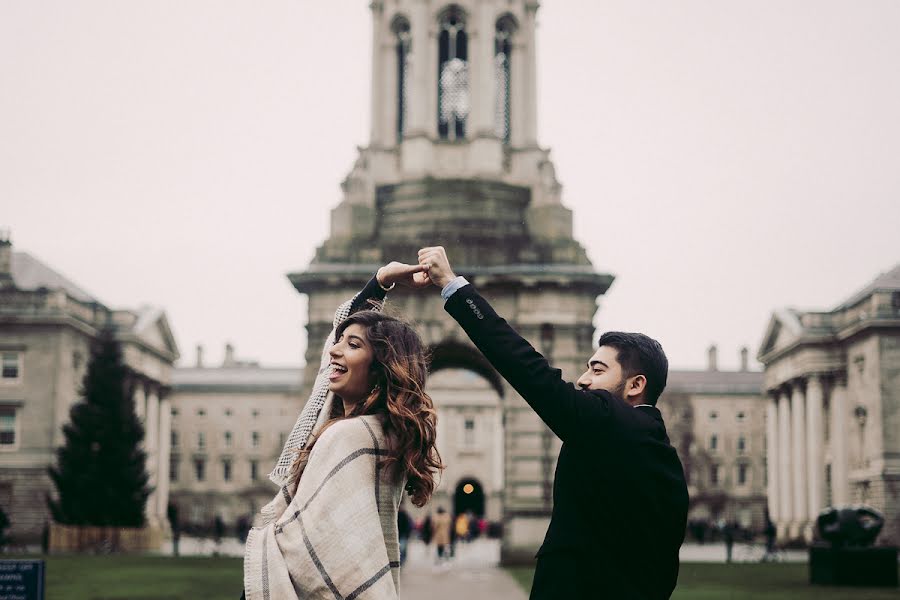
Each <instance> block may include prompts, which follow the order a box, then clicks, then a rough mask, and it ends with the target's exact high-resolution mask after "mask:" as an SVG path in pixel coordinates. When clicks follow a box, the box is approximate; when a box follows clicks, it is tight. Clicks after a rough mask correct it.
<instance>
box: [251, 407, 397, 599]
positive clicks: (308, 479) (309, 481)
mask: <svg viewBox="0 0 900 600" xmlns="http://www.w3.org/2000/svg"><path fill="white" fill-rule="evenodd" d="M384 454H385V441H384V433H383V429H382V426H381V423H380V421H379V418H378V417H377V416H374V415H367V416H364V417H356V418H353V419H347V420H344V421H339V422H337V423H335V424H334V425H332V426H331V427H329V429H328V430H327V431H325V432H324V433H323V434H322V436H321V437H320V438H319V440H318V441H317V442H316V445H315V447H314V448H313V450H312V453H311V454H310V458H309V463H308V464H307V466H306V470H305V471H304V473H303V476H302V477H301V478H300V485H299V487H298V488H297V493H296V495H295V496H294V497H293V498H291V497H290V494H289V493H287V490H286V488H282V491H281V493H279V494H278V496H277V497H276V499H275V500H274V501H273V503H277V504H278V508H279V510H278V515H277V517H276V518H275V520H273V521H272V522H270V523H267V524H266V525H264V526H262V527H254V528H253V529H251V530H250V534H249V536H248V538H247V545H246V548H245V555H244V589H245V592H246V595H247V600H276V599H277V600H300V599H301V598H302V599H303V600H325V599H328V600H354V599H359V600H396V599H397V598H398V597H399V566H400V562H399V561H400V547H399V543H398V539H397V509H398V507H399V505H400V500H401V498H402V493H403V482H402V481H395V480H393V478H392V477H391V473H390V471H391V470H390V469H379V468H378V461H379V457H380V456H383V455H384Z"/></svg>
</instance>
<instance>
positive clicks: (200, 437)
mask: <svg viewBox="0 0 900 600" xmlns="http://www.w3.org/2000/svg"><path fill="white" fill-rule="evenodd" d="M205 448H206V434H205V433H204V432H202V431H198V432H197V449H198V450H203V449H205Z"/></svg>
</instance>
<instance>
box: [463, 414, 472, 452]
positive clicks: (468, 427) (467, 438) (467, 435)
mask: <svg viewBox="0 0 900 600" xmlns="http://www.w3.org/2000/svg"><path fill="white" fill-rule="evenodd" d="M463 443H464V444H465V445H466V446H472V445H473V444H475V419H471V418H468V419H466V420H465V422H464V423H463Z"/></svg>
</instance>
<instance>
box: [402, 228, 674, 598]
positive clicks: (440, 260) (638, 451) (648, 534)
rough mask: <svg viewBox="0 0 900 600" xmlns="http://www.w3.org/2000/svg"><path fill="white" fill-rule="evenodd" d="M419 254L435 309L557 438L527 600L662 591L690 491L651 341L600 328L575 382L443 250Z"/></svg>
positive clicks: (662, 359) (660, 358)
mask: <svg viewBox="0 0 900 600" xmlns="http://www.w3.org/2000/svg"><path fill="white" fill-rule="evenodd" d="M636 241H637V242H639V241H640V240H636ZM418 259H419V264H420V265H421V266H422V267H424V268H425V269H426V272H427V273H428V277H429V279H430V280H431V282H432V283H433V284H434V285H435V286H437V287H438V288H439V289H440V290H441V296H442V297H443V298H444V301H445V302H444V309H445V310H446V311H447V312H448V313H449V314H450V315H451V316H452V317H453V318H454V319H455V320H456V321H457V323H459V324H460V326H462V328H463V330H464V331H465V332H466V334H467V335H468V336H469V338H470V339H471V340H472V342H474V344H475V346H476V347H477V348H478V349H479V350H480V351H481V353H482V354H484V356H485V358H487V360H488V361H490V363H491V364H492V365H493V366H494V368H495V369H497V371H498V372H499V373H500V375H501V376H503V378H504V379H506V381H507V382H509V383H510V385H512V387H513V388H514V389H515V390H516V391H517V392H518V393H519V395H520V396H522V398H523V399H524V400H525V401H526V402H527V403H528V404H529V405H530V406H531V408H532V409H534V411H535V412H536V413H537V414H538V416H539V417H540V418H541V419H542V420H543V421H544V423H546V424H547V425H548V427H550V429H551V430H552V431H553V433H555V434H556V435H557V437H559V439H560V440H562V442H563V445H562V449H561V450H560V453H559V458H558V461H557V468H556V476H555V480H554V483H553V512H552V515H551V519H550V527H549V529H548V530H547V535H546V537H545V538H544V543H543V545H542V546H541V549H540V550H539V551H538V562H537V568H536V570H535V574H534V583H533V584H532V590H531V598H532V599H534V600H543V599H550V598H552V599H557V598H573V599H575V598H578V599H581V598H591V599H595V600H596V599H599V598H609V599H616V600H618V599H624V598H641V599H644V600H651V599H652V600H657V599H658V600H663V599H666V598H669V597H670V596H671V594H672V590H673V589H674V588H675V584H676V582H677V579H678V567H679V558H678V552H679V549H680V547H681V544H682V542H683V541H684V533H685V529H686V525H687V510H688V492H687V484H686V482H685V477H684V469H683V468H682V466H681V462H680V461H679V459H678V454H677V452H676V451H675V449H674V448H673V447H672V445H671V444H670V443H669V437H668V435H667V434H666V427H665V423H664V422H663V419H662V415H661V414H660V411H659V409H657V408H656V406H655V405H656V401H657V399H658V398H659V395H660V394H661V393H662V391H663V389H664V388H665V386H666V378H667V374H668V360H667V359H666V355H665V353H664V352H663V350H662V347H661V346H660V344H659V343H658V342H656V341H655V340H653V339H651V338H649V337H647V336H646V335H643V334H639V333H623V332H607V333H605V334H603V335H602V336H601V337H600V340H599V342H598V348H597V351H596V352H595V353H594V354H593V356H591V357H590V358H588V360H587V361H586V362H587V370H586V371H585V372H584V374H583V375H581V377H579V378H578V381H577V383H576V385H574V386H573V385H572V384H571V383H567V382H566V381H564V380H563V378H562V373H561V371H560V370H558V369H554V368H552V367H551V366H550V365H549V364H548V362H547V360H546V359H545V358H544V357H543V356H542V355H541V354H540V353H538V352H537V351H536V350H535V349H534V348H533V347H532V346H531V344H529V343H528V342H527V341H526V340H525V339H524V338H522V336H520V335H519V334H518V333H517V332H516V331H515V330H514V329H513V328H512V327H510V326H509V324H508V323H507V322H506V321H505V320H503V319H502V318H501V317H500V316H499V315H498V314H497V313H496V312H495V311H494V309H493V307H491V305H490V303H488V301H487V300H485V299H484V298H483V297H482V296H481V295H480V294H479V293H478V292H477V291H476V290H475V288H474V287H473V286H472V285H471V284H469V282H468V281H466V280H465V278H463V277H457V276H456V274H455V273H453V270H452V268H451V266H450V261H449V260H447V254H446V252H445V251H444V248H442V247H440V246H435V247H429V248H422V249H421V250H420V251H419V256H418Z"/></svg>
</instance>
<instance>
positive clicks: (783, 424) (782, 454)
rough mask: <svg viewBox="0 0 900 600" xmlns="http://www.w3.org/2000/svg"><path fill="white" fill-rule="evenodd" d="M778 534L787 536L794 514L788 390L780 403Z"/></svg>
mask: <svg viewBox="0 0 900 600" xmlns="http://www.w3.org/2000/svg"><path fill="white" fill-rule="evenodd" d="M778 490H779V492H780V494H779V502H778V505H779V513H778V514H779V516H780V521H779V522H778V535H779V537H786V536H787V527H788V525H789V523H790V522H791V520H792V518H793V515H794V505H793V502H792V494H791V403H790V391H787V392H786V393H785V394H784V395H783V396H782V397H781V401H780V402H779V403H778Z"/></svg>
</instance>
